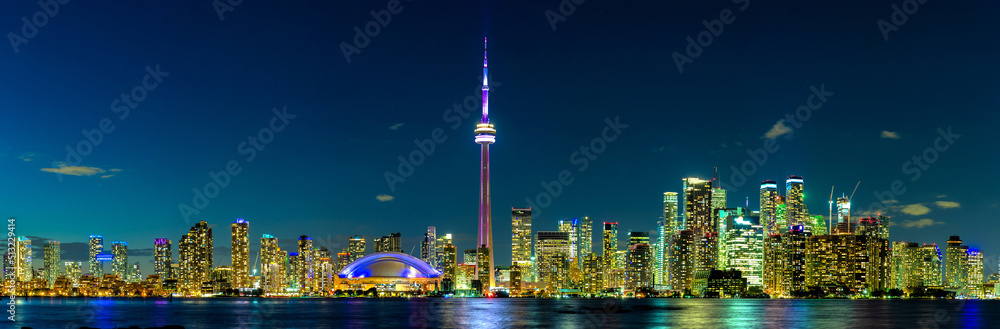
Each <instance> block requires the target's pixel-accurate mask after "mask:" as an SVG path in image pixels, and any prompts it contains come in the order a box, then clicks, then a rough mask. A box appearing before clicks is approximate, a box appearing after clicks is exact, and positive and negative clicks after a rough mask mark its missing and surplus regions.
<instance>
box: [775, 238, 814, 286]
mask: <svg viewBox="0 0 1000 329" xmlns="http://www.w3.org/2000/svg"><path fill="white" fill-rule="evenodd" d="M782 235H784V239H783V240H784V243H785V257H786V259H787V262H786V263H785V280H786V283H787V287H788V291H789V292H795V291H801V290H805V288H806V255H807V254H808V249H807V247H808V244H807V242H808V239H809V236H810V234H809V233H807V232H806V231H805V228H804V227H803V226H802V225H793V226H791V227H789V229H788V232H785V234H782Z"/></svg>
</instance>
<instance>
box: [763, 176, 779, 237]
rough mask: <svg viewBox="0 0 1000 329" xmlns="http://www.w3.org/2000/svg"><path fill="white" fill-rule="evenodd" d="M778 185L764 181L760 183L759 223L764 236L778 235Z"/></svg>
mask: <svg viewBox="0 0 1000 329" xmlns="http://www.w3.org/2000/svg"><path fill="white" fill-rule="evenodd" d="M777 220H778V183H776V182H775V181H773V180H766V181H763V182H761V183H760V222H761V225H762V226H764V236H765V237H766V236H771V235H774V234H778V233H779V232H778V222H777Z"/></svg>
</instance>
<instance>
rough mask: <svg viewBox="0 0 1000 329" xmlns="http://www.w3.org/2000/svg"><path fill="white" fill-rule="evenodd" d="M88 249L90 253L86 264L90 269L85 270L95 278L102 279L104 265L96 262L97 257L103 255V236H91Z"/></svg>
mask: <svg viewBox="0 0 1000 329" xmlns="http://www.w3.org/2000/svg"><path fill="white" fill-rule="evenodd" d="M88 249H89V251H90V258H89V259H88V261H87V262H88V263H89V264H90V267H89V268H88V269H87V273H90V275H92V276H93V277H95V278H96V277H103V276H104V263H101V262H100V261H98V260H97V255H99V254H101V253H104V236H101V235H91V236H90V242H89V243H88Z"/></svg>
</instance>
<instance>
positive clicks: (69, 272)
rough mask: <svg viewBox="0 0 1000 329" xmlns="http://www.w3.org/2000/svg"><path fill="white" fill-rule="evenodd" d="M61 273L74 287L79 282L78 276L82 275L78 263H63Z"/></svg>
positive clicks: (80, 265)
mask: <svg viewBox="0 0 1000 329" xmlns="http://www.w3.org/2000/svg"><path fill="white" fill-rule="evenodd" d="M63 272H64V273H66V279H67V280H69V282H71V283H72V284H73V286H74V287H76V286H77V284H79V282H80V276H82V275H83V269H82V264H81V263H80V262H65V263H64V264H63Z"/></svg>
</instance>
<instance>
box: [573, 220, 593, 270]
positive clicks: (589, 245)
mask: <svg viewBox="0 0 1000 329" xmlns="http://www.w3.org/2000/svg"><path fill="white" fill-rule="evenodd" d="M576 234H577V237H576V239H577V248H576V257H577V259H578V260H579V261H580V268H581V269H582V268H583V258H584V257H585V256H587V254H589V253H592V252H594V221H592V220H591V219H590V217H586V216H584V217H583V219H581V220H580V226H579V229H577V231H576Z"/></svg>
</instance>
